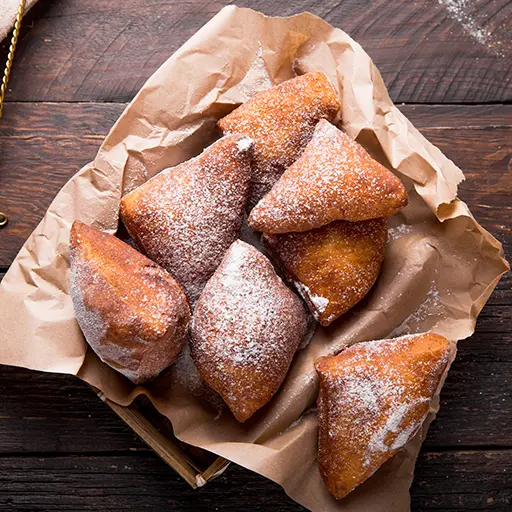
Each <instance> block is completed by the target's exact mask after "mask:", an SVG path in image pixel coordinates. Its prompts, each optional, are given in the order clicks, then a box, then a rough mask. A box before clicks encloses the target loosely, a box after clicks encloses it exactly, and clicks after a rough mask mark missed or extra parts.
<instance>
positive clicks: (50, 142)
mask: <svg viewBox="0 0 512 512" xmlns="http://www.w3.org/2000/svg"><path fill="white" fill-rule="evenodd" d="M124 108H125V104H81V103H78V104H72V103H69V104H55V103H51V104H47V103H9V104H7V107H6V111H5V118H4V120H3V121H2V124H0V159H1V161H2V165H3V166H4V169H8V172H2V173H0V210H1V211H4V212H5V213H6V214H8V215H9V218H10V222H9V224H8V225H7V227H5V228H4V229H2V230H1V231H0V236H1V237H2V243H1V244H0V268H2V267H7V266H9V265H10V263H11V262H12V260H13V259H14V257H15V255H16V254H17V252H18V251H19V249H20V248H21V246H22V244H23V242H24V241H25V240H26V238H27V237H28V236H29V234H30V233H31V232H32V230H33V229H34V228H35V227H36V226H37V224H38V223H39V221H40V220H41V218H42V216H43V215H44V212H45V211H46V209H47V208H48V206H49V204H50V202H51V201H52V199H53V198H54V196H55V194H56V193H57V192H58V191H59V189H60V188H61V187H62V186H63V185H64V183H65V182H66V181H67V180H68V179H69V178H71V176H73V174H74V173H75V172H76V171H77V170H78V169H79V168H80V167H82V166H83V165H84V164H86V163H87V162H89V161H90V160H92V159H93V158H94V156H95V154H96V152H97V150H98V148H99V146H100V144H101V142H102V140H103V137H104V136H105V135H106V133H107V132H108V130H109V129H110V127H111V126H112V125H113V123H114V122H115V120H116V119H117V117H118V116H119V115H120V114H121V112H122V111H123V110H124ZM400 109H401V110H402V111H403V112H404V114H405V115H406V116H408V117H409V119H410V120H411V121H412V122H413V123H416V120H418V128H419V129H420V131H422V132H423V133H424V134H425V135H426V136H427V138H428V139H429V140H430V141H431V142H433V143H434V144H436V145H437V146H438V147H439V148H440V149H441V150H442V151H443V152H445V154H446V155H447V156H448V157H449V158H451V159H452V160H453V161H454V162H455V163H456V164H457V165H459V167H461V168H462V169H463V171H464V172H465V174H466V177H467V180H466V181H465V182H463V183H462V184H461V186H460V195H461V197H462V198H463V199H464V200H466V201H467V202H468V204H469V205H470V206H471V209H472V211H473V213H474V215H475V216H476V217H477V219H478V220H479V221H480V222H482V224H483V225H484V227H486V228H487V229H488V230H490V231H491V232H492V233H493V234H494V235H496V236H497V237H498V238H499V239H500V240H502V241H504V242H505V243H506V244H509V243H510V244H512V228H511V226H510V223H505V222H504V219H505V218H506V214H505V212H507V213H508V212H510V213H511V214H512V201H511V198H512V172H510V169H511V168H512V167H511V166H512V164H511V157H512V146H511V144H510V140H511V136H512V123H511V120H512V105H487V106H441V105H439V106H436V107H431V106H425V105H420V106H414V105H405V106H400ZM509 239H510V242H509V241H508V240H509ZM508 247H509V246H508V245H507V249H508Z"/></svg>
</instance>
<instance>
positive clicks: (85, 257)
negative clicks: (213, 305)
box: [70, 221, 190, 384]
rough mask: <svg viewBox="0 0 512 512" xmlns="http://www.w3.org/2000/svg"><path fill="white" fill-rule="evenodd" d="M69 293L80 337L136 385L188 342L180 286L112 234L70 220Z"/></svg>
mask: <svg viewBox="0 0 512 512" xmlns="http://www.w3.org/2000/svg"><path fill="white" fill-rule="evenodd" d="M70 260H71V298H72V299H73V305H74V307H75V313H76V319H77V321H78V324H79V325H80V327H81V329H82V331H83V333H84V336H85V339H86V340H87V342H88V343H89V345H90V346H91V348H92V349H93V350H94V352H96V354H98V356H99V357H100V359H101V360H102V361H103V362H104V363H106V364H108V365H109V366H111V367H112V368H114V369H115V370H117V371H118V372H120V373H122V374H123V375H125V376H126V377H128V378H129V379H130V380H131V381H132V382H134V383H135V384H139V383H141V382H145V381H147V380H150V379H153V378H154V377H156V376H157V375H158V374H159V373H160V372H161V371H162V370H164V369H165V368H167V366H169V365H170V364H171V363H172V362H173V361H174V359H175V358H176V356H177V355H178V354H179V352H180V350H181V348H182V347H183V345H184V344H185V343H186V341H187V333H188V327H189V323H190V308H189V305H188V302H187V298H186V296H185V292H184V291H183V289H182V287H181V286H180V285H179V284H178V283H177V282H176V281H175V280H174V279H173V278H172V277H171V276H170V275H169V274H168V273H167V272H166V271H165V270H164V269H163V268H161V267H159V266H158V265H157V264H156V263H153V262H152V261H151V260H149V259H148V258H146V257H145V256H143V255H142V254H140V253H138V252H137V251H136V250H135V249H133V248H132V247H130V246H129V245H128V244H126V243H124V242H122V241H121V240H119V239H118V238H116V237H115V236H112V235H109V234H108V233H102V232H101V231H98V230H96V229H93V228H91V227H90V226H87V225H86V224H84V223H82V222H80V221H75V222H74V223H73V226H72V228H71V236H70Z"/></svg>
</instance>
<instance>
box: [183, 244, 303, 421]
mask: <svg viewBox="0 0 512 512" xmlns="http://www.w3.org/2000/svg"><path fill="white" fill-rule="evenodd" d="M306 326H307V315H306V311H305V309H304V307H303V305H302V303H301V301H300V299H299V298H298V297H297V296H296V295H295V294H294V293H293V292H292V291H291V290H290V289H289V288H288V287H287V286H285V284H284V283H283V282H282V281H281V279H280V278H279V277H278V276H277V274H276V273H275V271H274V268H273V267H272V265H271V263H270V262H269V261H268V259H267V258H266V257H265V256H263V254H261V253H260V252H259V251H258V250H257V249H255V248H254V247H252V246H251V245H248V244H246V243H245V242H242V241H240V240H238V241H236V242H235V243H234V244H233V245H232V246H231V247H230V249H229V250H228V252H227V253H226V255H225V257H224V259H223V260H222V263H221V265H220V266H219V268H218V269H217V271H216V272H215V274H214V275H213V277H212V278H211V279H210V281H209V282H208V284H207V285H206V287H205V289H204V291H203V293H202V294H201V296H200V297H199V299H198V301H197V303H196V308H195V311H194V318H193V322H192V330H191V331H192V336H191V342H190V345H191V354H192V358H193V359H194V362H195V364H196V366H197V369H198V371H199V374H200V375H201V377H202V379H203V380H204V381H205V382H206V383H207V384H208V385H209V386H210V387H211V388H213V389H214V390H215V391H217V393H219V395H220V396H221V397H222V399H223V400H224V401H225V402H226V404H227V405H228V406H229V408H230V409H231V411H232V412H233V414H234V416H235V418H236V419H237V420H238V421H240V422H244V421H246V420H248V419H249V418H250V417H251V416H252V415H253V414H254V413H255V412H256V411H257V410H258V409H260V408H261V407H263V406H264V405H265V404H266V403H267V402H268V401H269V400H270V399H271V398H272V396H273V395H274V393H275V392H276V391H277V390H278V389H279V387H280V386H281V383H282V382H283V380H284V378H285V376H286V373H287V372H288V368H289V366H290V363H291V361H292V358H293V355H294V354H295V351H296V350H297V347H298V345H299V343H300V341H301V340H302V338H303V336H304V334H305V331H306Z"/></svg>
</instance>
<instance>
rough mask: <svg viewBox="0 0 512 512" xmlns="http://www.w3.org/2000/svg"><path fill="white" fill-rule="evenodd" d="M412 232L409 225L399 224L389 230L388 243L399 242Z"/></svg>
mask: <svg viewBox="0 0 512 512" xmlns="http://www.w3.org/2000/svg"><path fill="white" fill-rule="evenodd" d="M411 232H412V227H411V226H409V225H408V224H399V225H398V226H395V227H392V228H389V229H388V241H389V242H391V241H392V240H398V239H399V238H402V237H403V236H407V235H409V234H410V233H411Z"/></svg>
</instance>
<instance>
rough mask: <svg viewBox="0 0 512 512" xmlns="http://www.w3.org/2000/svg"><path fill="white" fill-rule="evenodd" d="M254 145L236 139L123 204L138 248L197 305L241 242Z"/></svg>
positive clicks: (214, 147) (158, 178) (240, 137)
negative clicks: (228, 254) (233, 246)
mask: <svg viewBox="0 0 512 512" xmlns="http://www.w3.org/2000/svg"><path fill="white" fill-rule="evenodd" d="M251 145H252V144H251V141H250V140H249V139H248V138H247V137H245V136H243V135H231V136H228V137H224V138H222V139H220V140H219V141H217V142H215V143H214V144H212V145H211V146H209V147H208V148H206V149H205V150H204V151H203V153H201V154H200V155H199V156H198V157H196V158H193V159H191V160H188V161H187V162H184V163H182V164H180V165H178V166H176V167H172V168H170V169H166V170H164V171H162V172H161V173H160V174H158V175H156V176H155V177H154V178H152V179H150V180H149V181H148V182H146V183H145V184H143V185H141V186H140V187H138V188H137V189H135V190H134V191H132V192H130V193H129V194H127V195H126V196H124V198H123V199H122V201H121V211H120V213H121V218H122V220H123V222H124V224H125V226H126V228H127V230H128V232H129V233H130V235H131V236H132V238H133V239H134V240H135V243H136V244H137V245H138V246H139V247H140V248H141V249H142V250H143V252H144V253H145V254H147V255H148V256H149V257H150V258H151V259H152V260H154V261H156V262H157V263H158V264H159V265H161V266H162V267H164V268H165V269H166V270H167V271H168V272H169V273H170V274H171V275H172V276H173V277H174V278H175V279H177V280H178V281H179V282H180V283H181V284H182V285H183V286H184V287H185V290H186V292H187V295H188V297H189V299H190V300H191V301H194V300H195V299H196V298H197V296H198V295H199V293H200V292H201V290H202V289H203V287H204V285H205V284H206V282H207V281H208V279H209V278H210V277H211V275H212V274H213V272H214V271H215V269H216V268H217V266H218V265H219V263H220V261H221V259H222V257H223V256H224V253H225V252H226V251H227V249H228V248H229V246H230V245H231V244H232V243H233V241H234V240H236V238H237V237H238V233H239V231H240V227H241V225H242V220H243V215H244V211H245V205H246V202H247V197H248V194H249V185H250V173H251V169H250V158H251Z"/></svg>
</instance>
